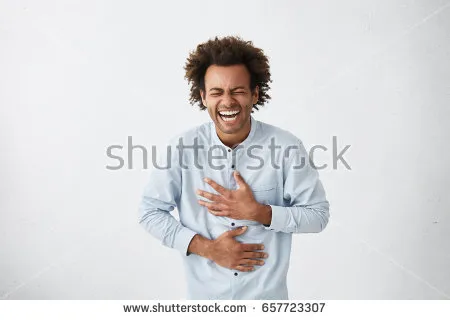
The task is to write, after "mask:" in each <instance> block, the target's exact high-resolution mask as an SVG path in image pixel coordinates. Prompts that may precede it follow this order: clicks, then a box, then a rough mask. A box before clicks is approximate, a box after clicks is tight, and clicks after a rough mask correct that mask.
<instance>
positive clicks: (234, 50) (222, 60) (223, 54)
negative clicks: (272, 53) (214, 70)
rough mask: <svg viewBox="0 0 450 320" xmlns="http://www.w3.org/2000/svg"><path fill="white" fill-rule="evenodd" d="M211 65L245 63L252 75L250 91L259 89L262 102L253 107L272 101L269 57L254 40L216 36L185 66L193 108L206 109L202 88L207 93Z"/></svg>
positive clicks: (259, 100)
mask: <svg viewBox="0 0 450 320" xmlns="http://www.w3.org/2000/svg"><path fill="white" fill-rule="evenodd" d="M212 64H215V65H219V66H229V65H235V64H244V65H245V66H246V67H247V70H248V71H249V73H250V89H251V90H252V92H253V91H254V90H255V88H256V86H258V87H259V99H258V102H257V103H255V104H254V105H253V108H254V109H256V110H259V109H258V106H263V105H264V104H265V103H266V102H267V101H268V100H270V96H269V95H268V94H267V91H268V90H269V89H270V86H269V83H270V82H272V80H271V79H270V68H269V62H268V58H267V57H266V56H265V55H264V53H263V50H262V49H259V48H255V47H254V46H253V43H252V41H244V40H242V39H241V38H240V37H239V36H227V37H223V38H221V39H219V38H218V37H215V39H214V40H212V39H210V40H208V41H207V42H205V43H202V44H199V45H198V46H197V49H196V50H194V51H192V52H191V53H190V54H189V57H188V59H187V62H186V65H185V66H184V70H185V71H186V74H185V76H184V78H185V79H186V80H188V83H189V84H191V88H190V91H191V93H190V98H189V102H190V104H191V105H195V104H196V103H197V104H198V106H199V107H200V110H205V109H206V107H205V106H204V105H203V103H202V99H201V96H200V89H201V90H203V91H205V73H206V70H207V69H208V67H209V66H210V65H212ZM252 112H253V111H252Z"/></svg>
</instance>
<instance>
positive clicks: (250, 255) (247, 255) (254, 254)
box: [242, 251, 269, 259]
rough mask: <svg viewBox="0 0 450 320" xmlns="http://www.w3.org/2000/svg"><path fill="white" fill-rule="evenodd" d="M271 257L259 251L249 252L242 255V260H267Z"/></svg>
mask: <svg viewBox="0 0 450 320" xmlns="http://www.w3.org/2000/svg"><path fill="white" fill-rule="evenodd" d="M268 256H269V255H268V254H267V253H266V252H257V251H247V252H244V253H243V254H242V258H247V259H254V258H260V259H264V258H267V257H268Z"/></svg>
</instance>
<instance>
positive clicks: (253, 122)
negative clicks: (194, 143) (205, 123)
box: [210, 116, 258, 149]
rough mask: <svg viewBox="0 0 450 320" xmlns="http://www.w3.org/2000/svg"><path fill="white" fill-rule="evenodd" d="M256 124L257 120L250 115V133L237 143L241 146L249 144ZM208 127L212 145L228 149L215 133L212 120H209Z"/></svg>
mask: <svg viewBox="0 0 450 320" xmlns="http://www.w3.org/2000/svg"><path fill="white" fill-rule="evenodd" d="M257 126H258V121H257V120H255V119H254V118H253V116H250V133H249V134H248V136H247V138H245V139H244V141H242V142H241V143H239V145H243V147H245V146H246V145H249V144H250V143H251V141H252V140H253V136H254V135H255V132H256V127H257ZM210 128H211V136H212V142H213V145H219V146H224V147H225V148H227V149H228V148H229V147H228V146H226V145H224V144H223V142H222V141H221V140H220V138H219V136H218V135H217V131H216V126H215V124H214V121H211V123H210ZM235 148H236V147H235Z"/></svg>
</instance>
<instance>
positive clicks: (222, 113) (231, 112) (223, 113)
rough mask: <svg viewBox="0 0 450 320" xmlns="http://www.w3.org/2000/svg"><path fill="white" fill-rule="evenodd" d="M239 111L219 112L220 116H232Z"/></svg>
mask: <svg viewBox="0 0 450 320" xmlns="http://www.w3.org/2000/svg"><path fill="white" fill-rule="evenodd" d="M238 113H239V111H220V112H219V114H220V115H222V116H232V115H235V114H238Z"/></svg>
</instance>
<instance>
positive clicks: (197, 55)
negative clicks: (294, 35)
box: [140, 37, 329, 300]
mask: <svg viewBox="0 0 450 320" xmlns="http://www.w3.org/2000/svg"><path fill="white" fill-rule="evenodd" d="M185 70H186V78H187V80H188V81H189V83H191V97H190V101H191V103H192V104H194V103H198V105H199V106H200V108H201V109H202V110H205V109H206V110H208V113H209V115H210V116H211V119H212V122H208V123H205V124H202V125H201V126H199V127H196V128H193V129H192V130H189V131H187V132H185V133H183V134H181V135H180V136H177V137H174V138H173V139H172V140H171V143H170V145H169V146H168V148H167V152H166V153H165V154H164V156H162V157H161V159H165V158H167V161H168V163H167V164H168V165H167V168H166V169H154V170H153V171H152V173H151V177H150V181H149V183H148V185H147V187H146V189H145V191H144V195H143V198H142V203H141V207H140V223H141V225H142V226H143V227H144V228H145V229H146V230H147V231H148V232H150V233H151V234H152V235H153V236H155V237H156V238H157V239H159V240H160V241H161V242H162V244H163V245H166V246H168V247H171V248H175V249H178V250H179V251H180V252H181V254H182V259H183V262H184V267H185V271H186V275H187V281H188V299H278V300H280V299H288V298H289V297H288V289H287V283H286V282H287V281H286V280H287V272H288V268H289V259H290V252H291V242H292V234H293V233H312V232H320V231H322V230H323V229H324V228H325V227H326V225H327V223H328V219H329V204H328V201H327V200H326V197H325V192H324V189H323V187H322V184H321V182H320V180H319V177H318V173H317V171H316V170H314V166H313V164H312V163H310V161H309V157H308V155H307V153H306V150H305V148H304V146H303V144H302V143H301V141H300V140H299V139H298V138H297V137H295V136H294V135H293V134H291V133H289V132H287V131H285V130H282V129H279V128H277V127H275V126H272V125H269V124H266V123H263V122H260V121H257V120H255V119H254V117H253V116H252V115H251V113H252V112H253V109H256V110H258V106H262V105H264V103H265V102H266V101H267V100H269V99H270V96H269V95H268V94H267V90H268V89H269V88H270V87H269V82H271V80H270V72H269V65H268V59H267V57H266V56H265V55H264V54H263V51H262V50H261V49H258V48H255V47H254V46H253V45H252V42H250V41H248V42H246V41H243V40H242V39H240V38H239V37H224V38H222V39H219V38H217V37H216V38H215V39H214V40H209V41H208V42H206V43H203V44H200V45H198V46H197V49H196V50H195V51H193V52H192V53H191V54H190V57H189V58H188V61H187V63H186V66H185ZM175 207H177V208H178V212H179V217H180V221H178V220H176V219H175V218H174V217H173V216H172V215H171V214H170V211H172V210H173V209H174V208H175Z"/></svg>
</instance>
